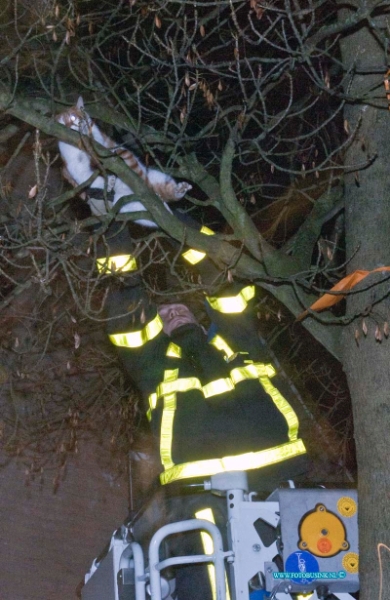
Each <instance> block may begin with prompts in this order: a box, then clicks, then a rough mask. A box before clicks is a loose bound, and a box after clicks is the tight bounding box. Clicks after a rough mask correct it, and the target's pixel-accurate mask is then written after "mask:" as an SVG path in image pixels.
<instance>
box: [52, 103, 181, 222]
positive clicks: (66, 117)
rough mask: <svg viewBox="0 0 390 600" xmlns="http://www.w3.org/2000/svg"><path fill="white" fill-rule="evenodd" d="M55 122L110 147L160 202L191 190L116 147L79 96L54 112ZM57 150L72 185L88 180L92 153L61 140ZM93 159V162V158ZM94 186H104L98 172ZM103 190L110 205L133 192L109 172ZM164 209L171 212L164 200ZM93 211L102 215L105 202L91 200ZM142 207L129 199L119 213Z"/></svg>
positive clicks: (145, 220) (91, 164)
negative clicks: (72, 102) (70, 105)
mask: <svg viewBox="0 0 390 600" xmlns="http://www.w3.org/2000/svg"><path fill="white" fill-rule="evenodd" d="M57 121H58V122H59V123H61V124H62V125H65V126H66V127H69V128H70V129H74V130H75V131H79V132H80V133H82V134H84V135H89V136H90V137H92V138H93V139H94V140H95V141H96V142H98V143H99V144H102V146H104V147H105V148H110V149H112V152H114V153H115V154H117V155H118V156H120V157H121V158H122V159H123V160H124V161H125V163H126V164H127V165H128V166H129V167H130V169H132V170H133V171H134V172H135V173H137V175H139V177H141V178H142V179H143V180H144V182H145V183H146V184H147V186H148V187H149V188H151V189H152V190H153V191H154V192H155V193H156V194H157V195H158V196H159V197H160V198H161V199H162V200H163V201H173V200H180V198H183V196H184V195H185V194H186V193H187V192H188V191H189V190H190V189H192V186H191V185H190V184H189V183H187V182H185V181H182V182H181V183H176V181H175V180H174V179H173V177H171V176H170V175H166V174H165V173H162V172H161V171H157V169H150V168H147V167H145V165H143V164H142V162H141V161H140V160H139V158H137V156H135V154H133V153H132V152H130V150H127V149H126V148H123V147H118V146H117V145H116V144H115V142H114V141H113V140H112V139H111V138H109V137H108V136H107V135H106V134H105V133H103V132H102V131H101V130H100V129H99V127H98V126H97V125H96V124H95V123H94V121H93V120H92V119H91V118H90V116H89V115H88V114H87V113H86V111H85V109H84V102H83V99H82V98H81V97H80V98H79V99H78V101H77V104H76V106H73V107H71V108H69V109H68V110H66V111H64V112H62V113H61V114H59V115H57ZM58 145H59V150H60V153H61V156H62V159H63V161H64V169H63V175H64V177H65V178H66V179H67V180H68V181H69V182H70V183H71V184H72V185H73V186H77V185H81V184H82V183H84V182H85V181H87V180H88V179H89V178H90V177H91V175H92V174H93V172H94V170H95V169H94V167H93V162H94V159H93V155H92V154H91V155H90V154H88V152H87V151H86V150H85V149H82V150H81V149H80V148H76V147H75V146H72V145H71V144H67V143H66V142H62V141H60V142H59V143H58ZM95 162H96V161H95ZM92 187H93V188H94V189H96V188H98V189H99V190H104V189H105V180H104V177H103V176H101V175H99V176H98V177H97V178H96V179H95V181H94V182H93V184H92ZM106 192H107V193H109V192H113V194H114V197H113V204H114V205H115V204H116V203H117V202H118V200H120V199H121V198H123V196H128V195H130V194H133V190H132V189H131V188H130V187H129V186H128V185H127V184H126V183H124V182H123V181H122V180H121V179H119V177H116V176H114V175H110V176H109V177H108V178H107V183H106ZM164 204H165V206H166V208H167V210H169V212H171V211H170V209H169V208H168V206H167V204H166V203H165V202H164ZM90 206H91V209H92V212H93V213H94V214H104V213H105V212H106V209H105V203H104V201H103V200H100V201H99V200H98V201H96V200H95V202H91V203H90ZM144 210H145V207H144V205H143V204H141V202H138V201H137V202H128V203H126V204H125V205H124V206H122V207H121V208H120V211H119V212H121V213H124V212H138V211H144ZM135 222H136V223H138V224H140V225H143V226H145V227H157V225H156V223H154V222H153V221H150V220H147V219H139V220H136V221H135Z"/></svg>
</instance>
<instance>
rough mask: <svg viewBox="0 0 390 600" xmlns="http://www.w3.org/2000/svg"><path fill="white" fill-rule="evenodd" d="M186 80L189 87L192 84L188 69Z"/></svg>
mask: <svg viewBox="0 0 390 600" xmlns="http://www.w3.org/2000/svg"><path fill="white" fill-rule="evenodd" d="M184 82H185V84H186V86H187V87H189V86H190V85H191V80H190V76H189V74H188V71H186V74H185V77H184Z"/></svg>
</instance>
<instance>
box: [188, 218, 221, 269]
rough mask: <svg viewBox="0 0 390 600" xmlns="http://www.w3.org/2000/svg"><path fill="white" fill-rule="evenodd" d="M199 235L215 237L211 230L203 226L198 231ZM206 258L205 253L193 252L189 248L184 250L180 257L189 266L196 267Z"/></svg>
mask: <svg viewBox="0 0 390 600" xmlns="http://www.w3.org/2000/svg"><path fill="white" fill-rule="evenodd" d="M200 233H204V235H215V232H214V231H213V230H212V229H209V228H208V227H206V226H205V225H203V227H202V228H201V229H200ZM205 256H206V252H201V251H200V250H194V249H193V248H191V249H190V250H186V251H185V252H183V254H182V257H183V258H184V259H185V260H186V261H187V262H189V263H190V264H191V265H196V264H197V263H199V262H200V261H201V260H203V259H204V257H205Z"/></svg>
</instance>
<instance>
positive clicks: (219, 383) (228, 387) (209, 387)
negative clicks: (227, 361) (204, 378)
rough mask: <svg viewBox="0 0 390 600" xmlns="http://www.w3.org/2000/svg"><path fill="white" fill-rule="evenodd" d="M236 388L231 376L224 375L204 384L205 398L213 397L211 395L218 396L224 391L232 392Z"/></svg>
mask: <svg viewBox="0 0 390 600" xmlns="http://www.w3.org/2000/svg"><path fill="white" fill-rule="evenodd" d="M234 388H235V385H234V383H233V381H232V380H231V379H230V377H224V378H221V379H215V381H210V382H209V383H206V385H204V386H203V389H202V391H203V394H204V397H205V398H211V396H217V395H218V394H223V393H224V392H231V391H232V390H233V389H234Z"/></svg>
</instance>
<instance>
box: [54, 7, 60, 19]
mask: <svg viewBox="0 0 390 600" xmlns="http://www.w3.org/2000/svg"><path fill="white" fill-rule="evenodd" d="M54 15H55V17H56V19H58V17H59V16H60V5H59V4H56V5H55V8H54Z"/></svg>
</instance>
